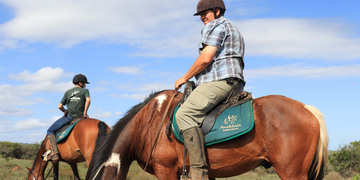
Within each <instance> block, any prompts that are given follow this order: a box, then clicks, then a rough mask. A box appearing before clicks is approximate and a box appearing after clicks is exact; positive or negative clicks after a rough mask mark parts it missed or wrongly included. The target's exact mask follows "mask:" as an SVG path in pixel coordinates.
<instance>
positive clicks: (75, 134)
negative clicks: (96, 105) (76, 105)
mask: <svg viewBox="0 0 360 180" xmlns="http://www.w3.org/2000/svg"><path fill="white" fill-rule="evenodd" d="M109 132H110V128H109V126H108V125H106V124H105V123H104V122H102V121H99V120H97V119H91V118H87V119H82V120H80V121H79V122H78V123H77V124H76V126H75V127H74V129H73V130H72V131H71V133H70V134H69V136H68V137H67V139H66V140H65V141H63V142H61V143H59V144H58V149H59V153H60V157H61V159H60V160H61V161H64V162H66V163H68V164H69V165H70V166H71V168H72V170H73V173H74V176H75V178H77V179H80V177H79V173H78V170H77V165H76V164H77V163H79V162H83V161H86V164H87V165H89V164H90V161H91V159H92V154H93V152H94V148H95V145H96V143H99V142H100V141H101V138H104V137H105V135H106V134H107V133H109ZM49 149H50V143H49V141H48V139H47V138H45V139H44V141H43V142H42V143H41V145H40V150H39V152H38V153H37V156H36V158H35V160H34V163H33V166H32V168H31V169H30V168H28V170H29V174H28V180H43V179H44V171H45V169H46V166H47V164H48V162H49V161H44V159H43V155H44V154H46V152H47V151H48V150H49ZM53 165H54V179H58V168H59V163H58V162H57V163H53Z"/></svg>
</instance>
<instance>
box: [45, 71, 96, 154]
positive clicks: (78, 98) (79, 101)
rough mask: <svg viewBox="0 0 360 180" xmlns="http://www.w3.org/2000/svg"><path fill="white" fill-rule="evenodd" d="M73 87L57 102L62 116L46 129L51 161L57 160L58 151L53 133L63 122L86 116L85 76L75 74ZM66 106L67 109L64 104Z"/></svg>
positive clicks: (88, 100)
mask: <svg viewBox="0 0 360 180" xmlns="http://www.w3.org/2000/svg"><path fill="white" fill-rule="evenodd" d="M73 84H74V85H75V87H73V88H71V89H69V90H67V91H66V92H65V94H64V96H63V98H62V99H61V102H60V104H59V106H58V107H59V109H60V111H62V112H64V116H63V117H61V118H60V119H58V120H57V121H55V122H54V123H53V124H52V125H51V126H50V127H49V129H48V130H47V137H48V139H49V141H50V148H51V153H50V157H51V160H53V161H58V160H59V151H58V148H57V143H56V138H55V133H56V131H57V130H59V129H60V128H61V127H62V126H64V125H65V124H67V123H69V122H71V121H72V120H73V119H77V118H87V117H88V115H87V111H88V109H89V106H90V95H89V90H88V89H86V84H89V82H88V81H87V78H86V76H85V75H83V74H77V75H75V76H74V78H73ZM65 105H66V106H67V109H65V108H64V106H65Z"/></svg>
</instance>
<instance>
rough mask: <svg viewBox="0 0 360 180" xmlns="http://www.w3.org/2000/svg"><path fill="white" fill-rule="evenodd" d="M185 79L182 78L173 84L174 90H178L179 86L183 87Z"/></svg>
mask: <svg viewBox="0 0 360 180" xmlns="http://www.w3.org/2000/svg"><path fill="white" fill-rule="evenodd" d="M186 81H187V80H186V79H184V78H183V77H182V78H180V79H178V80H177V81H176V82H175V90H178V89H179V88H180V87H181V85H183V84H184V83H186Z"/></svg>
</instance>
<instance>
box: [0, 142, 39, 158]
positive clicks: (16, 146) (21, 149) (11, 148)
mask: <svg viewBox="0 0 360 180" xmlns="http://www.w3.org/2000/svg"><path fill="white" fill-rule="evenodd" d="M39 148H40V145H39V144H20V143H11V142H0V156H1V157H3V158H5V159H8V158H15V159H34V158H35V156H36V154H37V152H38V151H39Z"/></svg>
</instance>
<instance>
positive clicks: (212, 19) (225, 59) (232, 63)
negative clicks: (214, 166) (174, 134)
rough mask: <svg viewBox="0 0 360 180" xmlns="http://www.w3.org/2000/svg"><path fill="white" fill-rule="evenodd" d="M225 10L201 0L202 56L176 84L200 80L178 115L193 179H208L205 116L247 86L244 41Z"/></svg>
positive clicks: (215, 0) (217, 2)
mask: <svg viewBox="0 0 360 180" xmlns="http://www.w3.org/2000/svg"><path fill="white" fill-rule="evenodd" d="M224 13H225V5H224V2H223V0H200V1H199V3H198V4H197V12H196V13H195V14H194V16H200V19H201V21H202V22H203V23H204V27H203V28H202V30H201V41H200V43H199V52H200V55H199V56H198V58H197V59H196V61H195V62H194V64H193V65H192V67H191V68H190V69H189V70H188V72H187V73H186V74H185V75H184V76H183V77H181V78H180V79H178V80H177V81H176V83H175V89H179V88H180V87H181V85H183V84H184V83H186V82H187V81H188V80H189V79H191V78H192V77H194V76H195V78H196V80H197V87H196V88H195V89H194V91H193V92H192V93H191V94H190V96H189V97H188V98H187V100H186V101H185V102H184V103H183V104H182V105H181V107H180V108H179V110H178V112H177V114H176V121H177V123H178V125H179V128H180V130H181V132H182V134H183V137H184V144H185V147H186V148H187V150H188V151H189V157H190V176H191V179H208V175H207V162H206V156H205V149H204V136H203V133H202V131H201V129H200V126H201V124H202V122H203V120H204V119H205V116H206V115H207V113H208V112H209V111H210V110H211V109H213V108H214V107H215V106H216V105H217V104H218V103H220V102H221V101H223V100H224V99H225V98H226V97H228V95H229V93H230V92H231V90H232V89H233V88H240V90H243V88H244V85H245V81H244V77H243V69H244V62H243V57H244V40H243V37H242V35H241V34H240V32H239V30H238V29H237V28H236V27H235V26H234V25H232V23H231V22H230V21H229V20H228V19H226V18H225V17H224Z"/></svg>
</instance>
